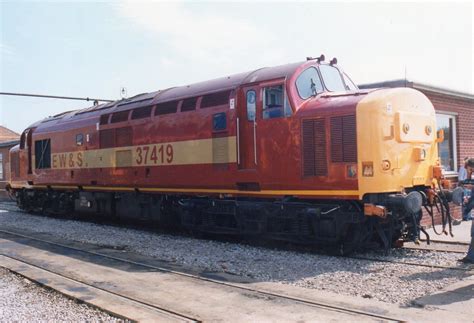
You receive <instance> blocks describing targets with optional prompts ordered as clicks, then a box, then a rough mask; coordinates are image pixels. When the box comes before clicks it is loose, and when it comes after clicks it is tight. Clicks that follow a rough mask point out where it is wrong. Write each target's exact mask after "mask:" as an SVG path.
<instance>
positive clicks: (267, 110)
mask: <svg viewBox="0 0 474 323" xmlns="http://www.w3.org/2000/svg"><path fill="white" fill-rule="evenodd" d="M263 92H264V95H263V119H273V118H280V117H288V116H290V115H291V107H290V104H289V102H288V98H287V97H286V95H285V91H284V89H283V84H281V85H275V86H269V87H266V88H264V89H263Z"/></svg>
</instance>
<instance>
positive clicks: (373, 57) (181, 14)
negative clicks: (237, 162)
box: [0, 0, 474, 133]
mask: <svg viewBox="0 0 474 323" xmlns="http://www.w3.org/2000/svg"><path fill="white" fill-rule="evenodd" d="M473 10H474V8H473V3H472V2H449V3H448V2H445V3H443V2H436V3H430V2H410V3H401V2H299V1H298V2H294V1H293V2H291V3H290V2H272V1H264V2H200V1H194V2H189V1H188V2H157V1H155V2H151V1H142V2H138V1H132V2H128V1H113V2H86V1H76V2H66V1H62V2H54V1H50V2H46V1H36V2H23V1H3V0H0V92H19V93H37V94H49V95H61V96H75V97H91V98H92V97H95V98H103V99H114V100H115V99H120V88H121V87H125V88H126V89H127V95H128V96H133V95H135V94H138V93H143V92H151V91H156V90H158V89H164V88H168V87H171V86H177V85H185V84H189V83H193V82H199V81H204V80H208V79H212V78H216V77H222V76H226V75H231V74H235V73H240V72H245V71H250V70H253V69H256V68H260V67H264V66H274V65H282V64H286V63H291V62H297V61H302V60H305V58H306V57H307V56H319V55H320V54H322V53H324V54H325V56H326V58H332V57H337V59H338V64H339V66H340V67H342V68H343V69H344V71H345V72H347V74H349V75H350V76H351V78H352V79H353V80H354V81H355V82H356V83H358V84H363V83H370V82H378V81H385V80H393V79H403V78H405V75H406V76H407V78H408V79H410V80H414V81H418V82H421V83H427V84H431V85H435V86H440V87H446V88H450V89H453V90H457V91H462V92H468V93H474V87H473V56H474V55H473V54H474V51H473ZM90 105H91V103H90V102H82V101H68V100H47V99H40V98H26V97H10V96H2V95H0V124H1V125H3V126H6V127H8V128H10V129H12V130H14V131H16V132H19V133H20V132H21V131H23V129H25V128H26V127H27V126H29V125H30V124H32V123H33V122H35V121H37V120H40V119H43V118H44V117H48V116H51V115H55V114H57V113H60V112H63V111H69V110H74V109H80V108H84V107H87V106H90Z"/></svg>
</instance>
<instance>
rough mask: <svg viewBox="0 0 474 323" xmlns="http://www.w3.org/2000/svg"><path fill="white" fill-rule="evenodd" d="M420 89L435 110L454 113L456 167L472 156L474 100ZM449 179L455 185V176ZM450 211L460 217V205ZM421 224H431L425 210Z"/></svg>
mask: <svg viewBox="0 0 474 323" xmlns="http://www.w3.org/2000/svg"><path fill="white" fill-rule="evenodd" d="M421 91H422V92H423V93H424V94H425V95H426V96H427V97H428V98H429V99H430V100H431V102H432V103H433V105H434V107H435V110H436V112H439V113H443V112H448V113H452V114H455V120H456V155H457V156H456V157H457V168H459V167H460V166H461V165H463V160H464V158H465V157H466V156H470V157H474V100H472V99H467V98H461V97H456V96H452V95H446V94H443V93H437V92H431V91H426V90H421ZM456 171H457V169H456ZM451 179H452V182H453V185H456V184H457V177H452V178H451ZM451 212H452V214H453V216H454V218H456V219H461V218H462V214H461V207H453V208H452V211H451ZM440 223H441V215H439V214H437V213H436V216H435V224H440ZM421 224H422V225H424V226H431V225H432V220H431V217H429V216H428V214H426V212H425V214H424V216H423V219H422V222H421ZM454 230H455V229H454Z"/></svg>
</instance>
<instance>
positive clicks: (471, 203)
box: [462, 187, 474, 221]
mask: <svg viewBox="0 0 474 323" xmlns="http://www.w3.org/2000/svg"><path fill="white" fill-rule="evenodd" d="M473 208H474V187H473V188H472V189H471V197H469V200H468V201H467V203H466V205H464V207H463V208H462V219H463V220H465V221H467V220H472V214H470V213H471V210H472V209H473Z"/></svg>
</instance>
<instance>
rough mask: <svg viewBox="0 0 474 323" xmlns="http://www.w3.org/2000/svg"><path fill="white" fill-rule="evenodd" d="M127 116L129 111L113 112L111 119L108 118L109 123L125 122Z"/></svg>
mask: <svg viewBox="0 0 474 323" xmlns="http://www.w3.org/2000/svg"><path fill="white" fill-rule="evenodd" d="M129 114H130V110H127V111H120V112H115V113H114V114H112V118H110V122H111V123H117V122H123V121H127V120H128V115H129Z"/></svg>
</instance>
